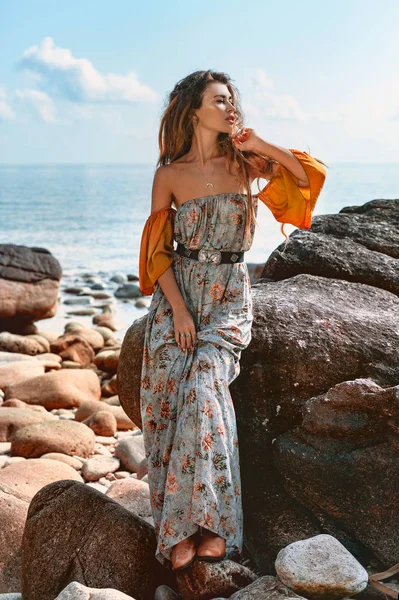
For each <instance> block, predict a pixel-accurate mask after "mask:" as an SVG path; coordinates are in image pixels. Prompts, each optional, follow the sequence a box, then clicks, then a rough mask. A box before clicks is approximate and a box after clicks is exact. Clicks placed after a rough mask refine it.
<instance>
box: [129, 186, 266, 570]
mask: <svg viewBox="0 0 399 600" xmlns="http://www.w3.org/2000/svg"><path fill="white" fill-rule="evenodd" d="M247 200H248V199H247V196H246V194H238V193H237V194H216V195H213V196H204V197H201V198H194V199H192V200H188V201H187V202H185V203H184V204H183V205H182V206H180V207H179V209H178V210H177V211H176V213H175V221H174V240H175V241H176V242H181V243H183V244H184V245H185V246H187V247H189V248H192V249H198V248H201V247H203V248H209V249H210V248H217V249H219V250H228V251H234V252H241V251H247V250H249V248H250V247H251V245H252V240H253V235H254V229H255V224H254V223H253V224H252V228H251V236H250V240H249V241H248V242H247V243H245V241H244V232H245V223H246V215H247ZM253 205H254V210H255V215H257V209H258V199H257V197H256V196H253ZM172 267H173V271H174V274H175V277H176V281H177V284H178V286H179V289H180V291H181V293H182V296H183V298H184V300H185V303H186V305H187V308H188V310H189V311H190V313H191V314H192V316H193V319H194V323H195V326H196V332H197V345H196V346H195V347H194V350H193V352H191V351H189V350H187V352H185V351H184V350H182V349H180V348H179V346H178V345H177V342H176V339H175V332H174V323H173V312H172V309H171V306H170V304H169V302H168V300H167V298H166V296H165V295H164V293H163V291H162V289H161V287H160V286H159V285H158V284H157V285H156V288H155V292H154V294H153V296H152V300H151V305H150V308H149V312H148V320H147V325H146V331H145V338H144V354H143V363H142V373H141V388H140V400H141V414H142V420H143V424H142V431H143V437H144V445H145V452H146V458H147V462H148V481H149V486H150V494H151V506H152V513H153V517H154V523H155V532H156V537H157V548H156V554H155V556H156V558H157V559H158V560H159V561H160V562H161V563H162V564H163V565H164V566H169V562H168V561H170V560H171V551H172V548H173V546H174V545H175V544H177V543H178V542H180V541H181V540H183V539H185V538H187V537H189V536H190V535H192V534H193V533H195V532H196V531H197V530H198V529H199V527H200V526H201V527H205V528H206V529H209V530H211V531H213V532H215V533H217V534H218V535H219V536H221V537H223V538H224V539H225V540H226V551H227V552H228V553H229V556H234V555H235V554H236V553H240V552H241V550H242V539H243V514H242V502H241V478H240V465H239V445H238V438H237V427H236V419H235V411H234V406H233V402H232V398H231V395H230V391H229V385H230V384H231V383H232V381H233V380H234V379H235V378H236V377H237V376H238V374H239V372H240V365H239V359H240V355H241V352H242V350H244V349H245V348H246V347H247V346H248V344H249V343H250V341H251V327H252V321H253V314H252V296H251V284H250V278H249V274H248V269H247V265H246V263H245V262H242V263H235V264H219V265H215V264H211V263H202V262H199V261H196V260H193V259H190V258H188V257H185V256H180V255H178V254H177V253H174V256H173V263H172Z"/></svg>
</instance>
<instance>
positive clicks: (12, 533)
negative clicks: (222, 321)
mask: <svg viewBox="0 0 399 600" xmlns="http://www.w3.org/2000/svg"><path fill="white" fill-rule="evenodd" d="M283 246H284V244H281V246H279V247H278V248H276V250H275V251H274V252H273V253H272V254H271V255H270V256H269V258H267V257H265V259H266V258H267V261H266V263H265V264H261V265H255V264H248V269H249V272H250V277H251V283H252V292H253V300H254V325H253V341H252V343H251V345H250V347H249V348H248V349H247V351H246V352H245V353H243V357H242V368H241V373H240V376H239V377H238V378H237V380H236V381H235V382H234V384H233V385H232V386H231V393H232V397H233V400H234V405H235V408H236V415H237V423H238V431H239V440H240V456H242V459H241V470H242V482H243V505H244V530H245V533H244V546H245V548H244V551H243V554H242V556H240V557H234V559H233V557H229V556H228V557H227V558H226V559H225V560H223V561H220V562H216V563H206V562H198V561H195V562H194V563H193V565H192V566H190V567H189V568H188V569H186V570H184V571H181V572H177V573H175V572H173V571H172V570H167V569H165V568H163V567H162V566H161V565H160V564H159V563H158V561H156V560H155V558H154V553H155V545H156V542H155V531H154V523H153V519H152V515H151V501H150V491H149V485H148V476H147V468H146V459H145V453H144V444H143V437H142V432H141V429H140V428H141V417H140V400H139V382H140V369H141V360H142V344H143V332H144V327H145V320H146V318H147V316H146V312H147V308H148V306H149V304H150V300H151V298H149V297H143V296H142V295H141V293H140V290H139V287H138V281H137V279H138V278H137V275H135V274H124V273H121V272H118V273H114V274H110V275H109V276H107V277H105V276H103V277H101V276H100V275H99V274H98V273H83V274H82V275H81V276H80V277H79V278H77V277H70V276H68V277H66V278H64V277H63V274H62V268H61V265H60V264H59V263H58V261H57V259H56V258H55V257H54V256H53V255H52V254H51V253H50V252H48V251H47V250H46V249H44V248H28V247H26V246H17V245H14V244H1V245H0V541H1V544H0V600H1V599H2V598H4V599H5V600H6V599H8V600H20V599H22V600H55V599H57V600H58V599H59V600H63V599H65V600H66V599H67V598H68V599H69V598H76V599H80V598H82V599H83V598H85V599H86V598H87V599H89V598H93V599H98V600H108V599H109V600H118V599H120V600H122V599H123V598H126V599H129V598H130V600H172V599H173V598H177V599H182V600H194V599H195V600H212V599H216V600H217V599H218V598H232V599H233V600H249V599H251V600H252V599H253V600H255V599H258V598H259V599H269V598H270V599H273V600H279V598H280V597H281V598H282V597H284V598H286V597H287V596H289V597H293V598H301V597H302V598H308V599H309V600H323V599H325V600H338V599H340V598H349V597H353V596H354V595H356V597H358V598H359V600H368V599H370V600H372V599H373V600H374V599H375V600H378V598H381V600H382V599H383V598H384V594H383V593H382V592H380V591H379V590H377V589H375V588H373V587H372V586H371V585H370V581H369V579H368V578H369V575H370V574H372V573H376V572H381V571H383V570H386V569H388V568H389V567H391V566H392V565H394V564H395V563H398V561H399V510H398V508H399V507H398V498H399V461H398V458H399V360H398V359H399V356H398V349H399V330H398V322H399V320H398V315H399V299H398V292H399V268H398V258H399V200H373V201H370V202H367V203H365V204H364V205H362V206H357V207H356V206H351V207H347V208H344V209H342V210H341V211H340V213H338V214H336V215H320V216H318V217H314V219H313V222H312V227H311V229H310V230H306V231H305V230H295V231H294V233H293V234H291V236H290V243H289V244H288V246H287V249H286V250H285V251H284V252H283ZM127 303H133V304H134V306H135V308H136V309H139V310H141V312H142V316H141V317H139V318H137V319H135V320H134V321H133V323H130V324H129V325H130V326H129V327H128V328H127V327H126V321H125V318H122V319H121V318H120V315H121V314H123V310H124V308H126V305H127ZM119 309H120V311H119ZM50 321H52V323H53V326H54V328H53V329H51V327H50V326H49V324H50ZM385 583H386V584H387V585H389V586H390V587H391V589H392V590H397V591H398V590H399V583H398V576H396V577H395V576H394V577H391V578H390V579H389V580H387V581H386V582H385Z"/></svg>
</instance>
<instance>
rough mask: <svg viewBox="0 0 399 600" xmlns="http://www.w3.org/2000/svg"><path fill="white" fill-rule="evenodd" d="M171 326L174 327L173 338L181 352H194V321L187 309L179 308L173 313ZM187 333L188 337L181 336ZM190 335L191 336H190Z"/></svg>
mask: <svg viewBox="0 0 399 600" xmlns="http://www.w3.org/2000/svg"><path fill="white" fill-rule="evenodd" d="M173 324H174V327H175V338H176V342H177V344H178V346H179V347H180V348H181V349H182V350H187V349H188V350H194V346H195V345H196V343H197V333H196V331H195V323H194V319H193V317H192V315H191V313H190V311H189V310H188V309H187V308H180V309H179V310H176V311H174V312H173ZM184 333H187V334H189V335H182V334H184ZM190 334H191V335H190Z"/></svg>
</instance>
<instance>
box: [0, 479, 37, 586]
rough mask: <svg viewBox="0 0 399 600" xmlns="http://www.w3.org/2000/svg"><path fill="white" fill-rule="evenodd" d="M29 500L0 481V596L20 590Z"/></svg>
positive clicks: (28, 497)
mask: <svg viewBox="0 0 399 600" xmlns="http://www.w3.org/2000/svg"><path fill="white" fill-rule="evenodd" d="M2 472H3V470H2V471H0V475H1V473H2ZM30 499H31V498H30V496H29V495H28V496H26V495H25V494H24V493H23V492H21V490H17V489H15V487H11V486H9V485H7V484H6V483H4V482H3V481H0V593H1V594H5V593H7V592H19V591H20V589H21V581H20V578H21V541H22V534H23V532H24V527H25V521H26V515H27V514H28V508H29V502H30Z"/></svg>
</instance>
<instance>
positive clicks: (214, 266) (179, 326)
mask: <svg viewBox="0 0 399 600" xmlns="http://www.w3.org/2000/svg"><path fill="white" fill-rule="evenodd" d="M159 145H160V158H159V161H158V165H157V167H158V168H157V170H156V172H155V176H154V181H153V188H152V207H151V214H150V216H149V217H148V219H147V222H146V224H145V227H144V230H143V234H142V239H141V246H140V270H139V275H140V276H139V279H140V288H141V291H142V293H143V294H145V295H150V294H153V297H152V301H151V305H150V308H149V313H148V319H147V324H146V332H145V340H144V353H143V364H142V374H141V413H142V421H143V425H142V430H143V436H144V445H145V450H146V457H147V462H148V480H149V486H150V494H151V505H152V512H153V516H154V523H155V531H156V536H157V549H156V558H157V559H158V560H159V561H160V562H161V563H162V564H163V565H165V566H168V565H169V564H170V563H169V561H171V566H172V569H182V568H186V567H187V566H188V565H190V564H191V563H192V561H193V560H194V558H195V557H196V558H197V559H198V560H209V561H211V560H221V559H222V558H224V557H225V556H226V551H228V552H229V556H232V555H234V552H237V553H240V551H241V550H242V539H243V515H242V504H241V480H240V468H239V452H238V439H237V428H236V421H235V412H234V406H233V403H232V399H231V395H230V392H229V385H230V384H231V382H232V381H233V380H234V379H235V378H236V377H237V376H238V374H239V372H240V365H239V359H240V355H241V352H242V350H244V349H245V348H246V347H247V346H248V344H249V343H250V340H251V326H252V320H253V315H252V297H251V286H250V279H249V275H248V269H247V266H246V264H245V262H244V260H243V256H244V252H245V251H247V250H249V249H250V247H251V245H252V240H253V235H254V230H255V217H256V215H257V208H258V198H260V199H261V200H262V201H263V202H264V203H265V204H266V205H267V206H269V208H270V209H271V210H272V212H273V215H274V216H275V218H276V220H278V221H279V222H281V223H282V232H283V233H284V231H283V224H284V223H285V222H287V223H291V224H293V225H296V226H297V227H306V228H308V227H310V222H311V213H312V210H313V208H314V205H315V203H316V200H317V197H318V195H319V194H320V191H321V189H322V187H323V184H324V179H325V170H324V169H323V167H322V164H324V163H321V162H320V161H318V160H317V159H314V158H313V157H311V156H310V155H308V154H307V153H303V152H300V151H299V150H292V151H291V150H287V149H285V148H282V147H280V146H274V145H272V144H270V143H267V142H265V141H264V140H262V139H261V138H260V137H259V136H258V135H257V134H256V133H255V131H254V130H253V129H251V128H245V127H243V117H242V111H241V109H240V104H239V97H238V93H237V91H236V89H235V88H234V87H233V85H232V83H231V80H230V78H229V77H228V75H226V74H224V73H218V72H214V71H197V72H195V73H192V74H190V75H188V76H187V77H185V78H184V79H183V80H181V81H180V82H179V83H178V84H177V85H176V86H175V88H174V89H173V91H172V92H171V94H170V96H169V103H168V106H167V108H166V110H165V112H164V115H163V117H162V121H161V127H160V133H159ZM259 177H262V178H265V179H268V180H270V181H269V183H268V185H267V186H266V187H265V188H264V190H262V191H260V192H259V194H258V195H253V194H252V193H251V184H252V182H253V181H254V179H256V178H259ZM258 189H259V187H258ZM172 204H174V207H172ZM284 235H285V233H284ZM285 237H286V239H287V240H288V238H287V236H285ZM173 240H175V241H176V242H177V247H176V248H174V246H173ZM231 553H233V554H231Z"/></svg>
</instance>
